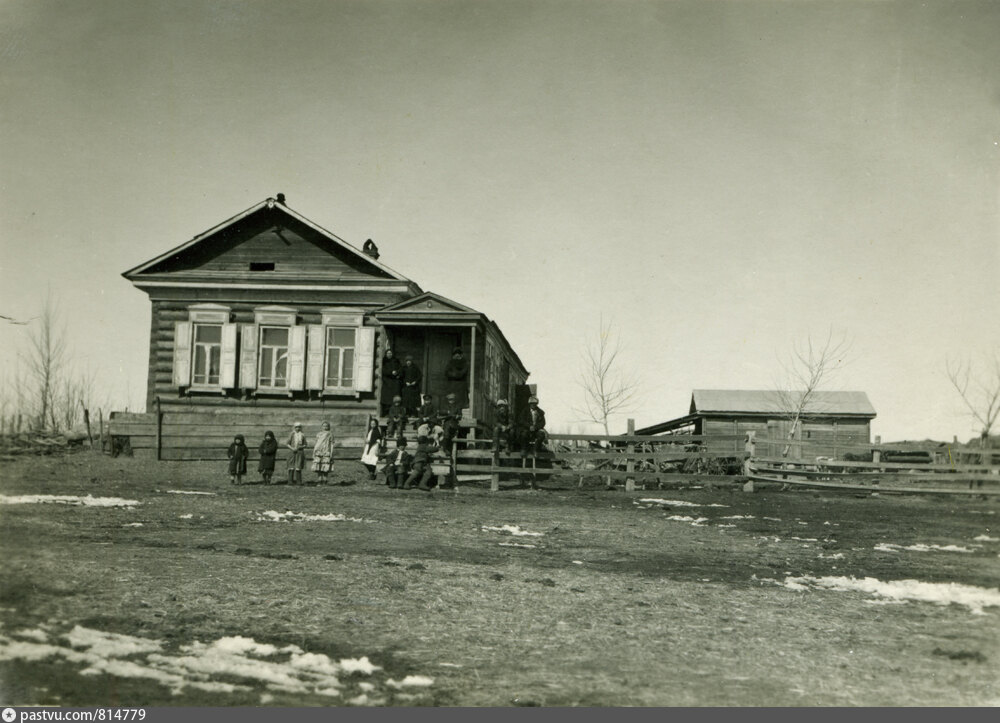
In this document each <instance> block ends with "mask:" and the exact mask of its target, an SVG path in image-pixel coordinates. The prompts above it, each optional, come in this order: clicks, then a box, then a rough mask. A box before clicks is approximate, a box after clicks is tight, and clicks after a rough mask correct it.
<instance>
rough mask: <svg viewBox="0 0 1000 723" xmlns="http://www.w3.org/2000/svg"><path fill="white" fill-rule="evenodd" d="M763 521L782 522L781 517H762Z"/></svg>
mask: <svg viewBox="0 0 1000 723" xmlns="http://www.w3.org/2000/svg"><path fill="white" fill-rule="evenodd" d="M761 519H762V520H770V521H771V522H781V518H780V517H762V518H761Z"/></svg>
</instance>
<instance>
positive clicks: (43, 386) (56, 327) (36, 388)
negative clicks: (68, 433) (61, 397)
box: [22, 295, 66, 429]
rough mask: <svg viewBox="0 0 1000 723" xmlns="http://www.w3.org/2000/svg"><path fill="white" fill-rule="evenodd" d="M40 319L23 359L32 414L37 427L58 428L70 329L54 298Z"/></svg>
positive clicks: (33, 326) (47, 300)
mask: <svg viewBox="0 0 1000 723" xmlns="http://www.w3.org/2000/svg"><path fill="white" fill-rule="evenodd" d="M37 319H38V323H37V324H33V325H32V327H31V331H30V333H29V337H28V340H29V345H28V350H27V352H26V353H25V354H24V355H23V357H22V358H23V360H24V363H25V366H26V368H27V377H28V387H29V389H30V395H31V397H30V399H29V400H28V403H29V404H30V408H29V409H30V415H31V417H32V418H33V420H34V425H35V426H36V427H37V428H39V429H44V428H45V426H46V425H50V426H51V427H52V428H53V429H58V428H59V419H58V417H57V411H56V407H57V397H58V394H59V379H60V374H61V373H62V371H63V367H64V365H65V362H66V334H65V331H66V329H65V326H64V325H63V324H62V323H61V321H60V318H59V311H58V308H57V307H56V305H55V303H54V302H53V301H52V297H51V295H47V296H46V297H45V305H44V306H43V307H42V313H41V314H40V315H39V316H38V317H37Z"/></svg>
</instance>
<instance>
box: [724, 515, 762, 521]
mask: <svg viewBox="0 0 1000 723" xmlns="http://www.w3.org/2000/svg"><path fill="white" fill-rule="evenodd" d="M719 519H720V520H753V519H756V518H755V517H754V516H753V515H727V516H726V517H720V518H719Z"/></svg>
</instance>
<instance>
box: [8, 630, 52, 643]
mask: <svg viewBox="0 0 1000 723" xmlns="http://www.w3.org/2000/svg"><path fill="white" fill-rule="evenodd" d="M13 635H16V636H17V637H19V638H27V639H28V640H37V641H38V642H39V643H45V642H48V639H49V636H48V634H47V633H46V632H45V631H44V630H39V629H38V628H33V629H31V630H18V631H16V632H14V633H13Z"/></svg>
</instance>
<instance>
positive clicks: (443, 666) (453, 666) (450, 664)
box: [438, 663, 462, 668]
mask: <svg viewBox="0 0 1000 723" xmlns="http://www.w3.org/2000/svg"><path fill="white" fill-rule="evenodd" d="M438 665H440V666H441V667H442V668H461V667H462V666H461V665H459V664H458V663H438Z"/></svg>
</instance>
